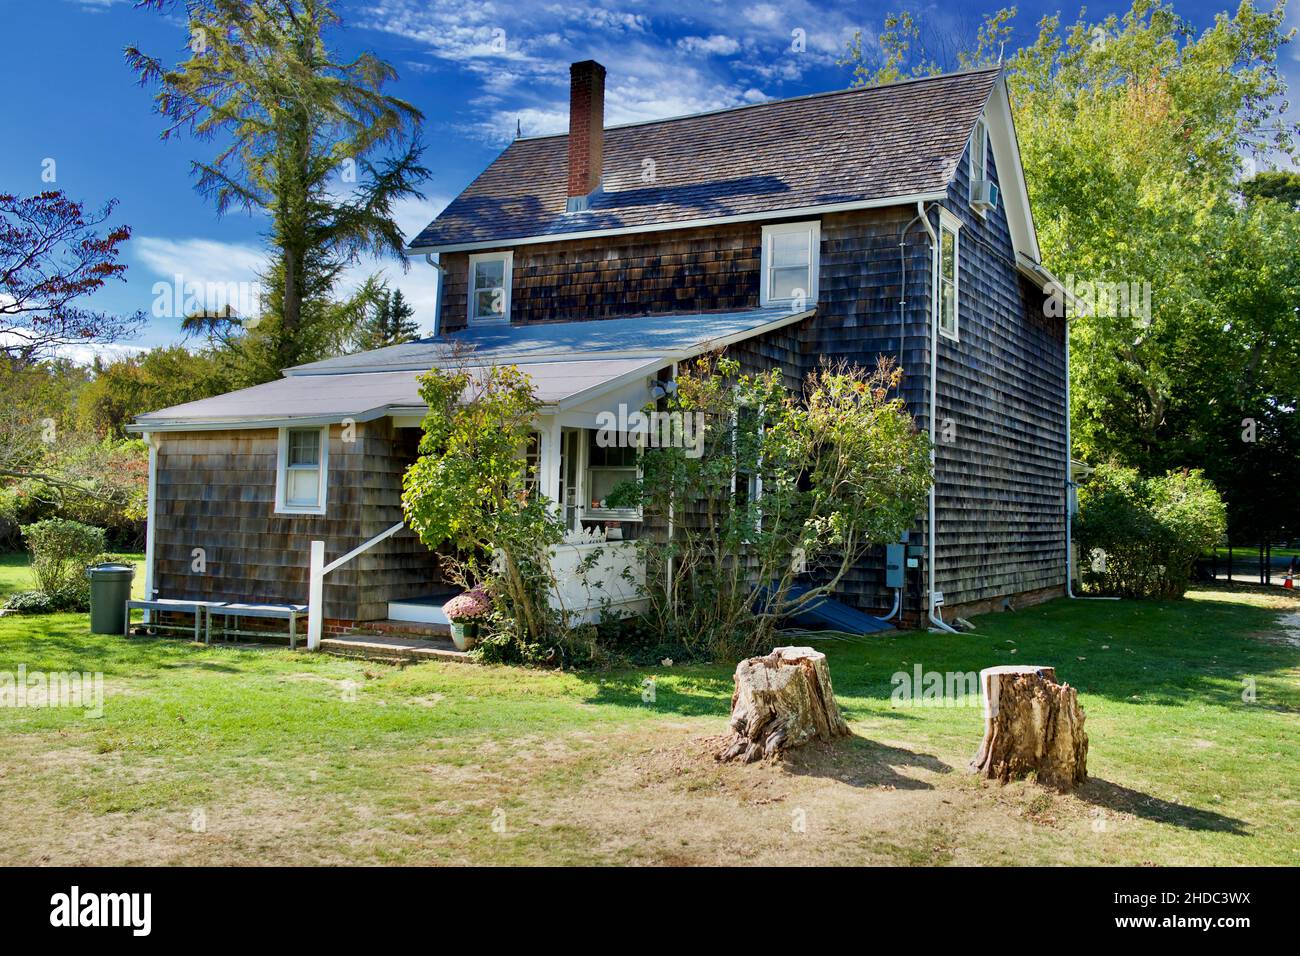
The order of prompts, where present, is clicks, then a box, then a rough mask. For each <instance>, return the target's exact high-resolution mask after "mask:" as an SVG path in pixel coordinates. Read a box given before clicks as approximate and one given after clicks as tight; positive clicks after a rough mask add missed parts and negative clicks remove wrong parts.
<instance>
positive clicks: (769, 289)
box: [136, 61, 1068, 630]
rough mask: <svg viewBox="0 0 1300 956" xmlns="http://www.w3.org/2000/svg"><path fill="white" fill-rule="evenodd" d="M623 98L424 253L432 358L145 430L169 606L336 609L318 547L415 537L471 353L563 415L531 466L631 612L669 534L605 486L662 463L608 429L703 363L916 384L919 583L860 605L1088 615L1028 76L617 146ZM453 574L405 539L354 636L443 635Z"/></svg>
mask: <svg viewBox="0 0 1300 956" xmlns="http://www.w3.org/2000/svg"><path fill="white" fill-rule="evenodd" d="M604 79H605V70H604V68H603V67H601V66H600V65H599V64H597V63H595V62H592V61H587V62H583V63H576V64H574V65H573V66H572V68H571V115H570V125H569V132H568V134H567V135H554V136H540V137H528V138H521V139H517V140H515V141H514V142H513V143H511V144H510V146H509V147H508V148H507V149H506V150H505V151H504V152H503V153H502V154H501V155H500V156H499V157H498V158H497V159H496V160H495V161H494V162H493V163H492V164H491V165H490V166H489V167H488V168H487V169H486V170H485V171H484V172H483V173H482V174H481V175H480V176H479V177H478V178H477V179H475V180H474V181H473V182H472V183H471V184H470V185H469V186H468V187H467V188H466V189H465V190H464V191H463V192H462V193H461V194H460V195H459V196H458V197H457V198H456V199H455V200H454V201H453V202H452V203H451V204H450V205H449V206H448V207H447V208H446V209H445V210H444V211H443V212H442V214H441V215H439V216H438V218H437V219H436V220H434V221H433V222H432V223H431V224H430V225H429V226H428V227H427V228H426V229H425V230H424V231H423V232H421V233H420V234H419V235H418V236H416V237H415V239H414V240H413V241H412V242H411V243H410V252H411V254H412V255H419V256H423V257H424V258H425V259H426V260H427V261H428V262H429V263H430V265H431V266H432V267H434V268H437V269H438V300H437V310H438V312H437V314H438V319H437V328H436V329H435V334H434V335H433V336H432V337H430V338H428V339H425V340H422V341H419V342H415V343H411V344H407V345H400V346H394V347H391V348H387V349H380V350H377V351H372V352H365V353H361V354H357V355H350V356H346V357H342V358H337V359H331V360H328V361H324V362H318V363H315V364H311V365H306V366H301V367H298V368H291V369H287V370H286V371H285V373H284V377H283V378H281V379H279V380H277V381H274V382H271V383H268V384H266V385H260V386H257V387H255V388H252V389H246V390H243V391H240V392H235V393H231V394H229V395H224V396H219V397H217V398H213V399H208V400H205V401H201V402H195V403H191V404H189V405H182V406H178V407H176V408H170V409H165V410H163V411H159V412H155V413H152V414H149V415H145V416H142V417H141V418H140V419H139V421H138V422H137V425H136V427H137V428H138V429H139V430H141V431H144V432H146V433H147V434H148V435H149V436H150V442H151V447H152V449H153V451H152V454H151V466H152V467H151V483H150V501H149V507H150V520H149V542H148V581H147V586H148V587H149V588H150V589H151V590H152V592H154V593H156V594H160V595H163V596H171V597H196V598H198V597H201V598H207V599H211V600H240V601H247V600H250V599H256V600H261V601H303V600H304V599H306V598H307V597H308V551H309V545H310V542H311V541H313V540H319V541H323V542H324V543H325V547H324V550H325V552H326V553H327V554H329V555H340V554H343V553H345V552H348V551H349V550H351V549H353V548H355V547H356V546H357V545H359V544H361V543H362V542H365V541H367V540H368V539H371V538H373V537H376V536H378V535H380V533H381V532H384V531H386V530H392V529H396V528H397V525H398V524H400V522H401V517H402V515H401V509H400V504H399V494H400V480H401V475H402V472H403V470H404V468H405V467H406V465H407V464H408V463H409V462H410V461H411V460H412V459H413V457H414V455H415V449H416V445H417V441H418V436H419V432H418V425H419V422H420V419H421V414H422V411H423V409H422V406H421V404H420V399H419V394H418V390H417V383H416V378H417V376H418V375H419V374H420V373H421V372H422V371H423V370H425V369H427V368H429V367H431V366H433V365H439V364H447V363H450V362H458V363H464V362H465V361H467V360H466V358H465V356H466V355H469V356H470V359H469V360H468V361H469V364H471V365H475V364H477V365H483V366H485V365H491V364H498V363H510V364H517V365H519V366H520V367H522V368H523V369H524V370H525V371H527V372H528V373H529V374H530V375H531V376H532V377H533V380H534V382H535V384H536V386H537V389H538V394H539V397H540V398H541V400H542V402H543V403H544V414H543V415H542V418H541V420H540V421H539V423H538V440H537V442H536V445H535V447H534V448H532V449H530V452H529V453H530V455H533V456H534V460H535V463H536V465H537V468H538V472H537V473H538V479H539V485H540V488H541V490H542V492H543V493H544V494H546V495H547V496H549V497H550V498H551V499H553V500H554V501H556V502H557V503H558V506H559V507H561V508H562V509H563V511H564V515H565V519H566V522H567V524H568V527H569V528H570V531H571V540H570V542H569V543H567V544H566V545H565V548H566V549H568V551H570V552H572V553H571V554H569V555H568V557H565V556H563V555H562V556H561V558H560V563H561V565H564V564H565V562H566V561H567V562H570V563H576V562H577V561H579V560H581V556H582V553H583V549H584V548H588V547H593V546H594V545H593V544H591V543H589V542H590V541H591V539H593V538H598V537H600V536H601V535H602V534H603V533H605V532H606V531H607V529H612V528H615V527H617V528H618V529H619V533H620V534H622V535H623V536H624V538H625V540H624V541H623V542H622V544H621V545H619V544H618V543H617V542H608V541H607V542H605V552H604V554H605V557H604V558H603V559H602V560H603V561H604V562H605V563H604V564H602V570H601V573H603V574H605V575H607V577H608V579H609V585H610V588H611V589H612V594H613V597H614V598H615V601H616V603H627V604H629V605H630V604H631V603H632V602H634V600H635V594H634V593H632V592H631V591H623V592H620V591H619V585H618V581H619V580H621V572H622V569H623V567H625V566H629V565H634V563H635V552H634V550H633V548H632V546H631V542H630V541H629V540H626V539H630V538H632V537H635V534H636V530H637V525H638V522H639V520H640V516H639V515H637V514H636V513H635V512H628V511H623V510H619V509H614V508H609V507H608V506H607V503H606V502H605V500H604V492H605V491H606V490H608V489H609V488H611V487H612V486H613V485H614V484H616V483H617V482H619V481H621V480H623V479H624V478H626V477H628V476H629V475H631V474H634V473H635V468H636V462H635V458H634V453H633V454H632V455H629V454H623V453H621V452H620V451H619V450H611V449H605V448H601V447H600V446H599V444H598V443H597V442H596V441H595V440H594V434H595V431H594V430H595V428H596V416H597V414H598V413H599V412H600V411H601V410H603V409H609V408H614V407H617V406H618V405H620V404H626V405H628V406H629V407H632V408H637V407H641V406H642V405H644V404H645V403H646V402H647V401H649V400H650V398H651V396H652V394H653V390H654V389H656V388H657V387H659V386H660V384H661V383H662V382H663V381H664V380H665V379H668V378H670V377H671V375H672V374H673V370H674V367H675V363H679V362H682V361H685V360H687V359H689V358H691V357H693V356H695V355H698V354H700V353H702V352H705V351H711V350H716V349H719V348H724V349H726V350H727V352H728V354H730V355H732V356H733V357H735V358H738V359H739V360H740V362H741V365H742V367H744V368H746V369H751V370H762V369H769V368H772V367H778V368H780V369H781V370H782V371H783V372H784V373H785V374H786V375H787V377H788V379H789V380H790V382H791V383H795V382H797V381H798V380H799V379H800V378H802V376H803V375H804V373H805V372H806V371H807V370H808V369H810V368H811V367H812V366H813V365H815V364H816V363H817V362H818V361H819V360H820V358H821V357H823V356H826V357H832V358H844V359H849V360H852V361H856V362H860V363H864V364H874V362H875V360H876V357H877V356H878V355H880V354H885V355H893V356H897V357H898V359H899V361H900V362H901V364H902V366H903V368H904V369H905V373H906V374H905V379H904V385H903V391H904V397H905V399H906V400H907V402H908V405H909V407H910V409H911V410H912V412H913V414H914V415H915V416H916V417H917V420H918V423H919V424H920V425H921V427H923V428H927V429H930V431H931V433H932V435H934V437H935V440H936V461H935V478H936V482H935V492H934V494H933V496H932V503H931V506H930V508H929V513H928V514H925V515H921V516H918V523H917V526H916V529H915V531H914V533H913V534H912V535H911V537H910V541H909V543H910V547H909V549H908V555H909V558H910V560H909V564H910V565H912V566H914V567H915V570H911V571H909V572H908V573H907V575H906V583H905V591H906V593H901V592H898V593H897V595H896V592H894V591H891V589H889V588H887V587H886V583H885V577H884V562H883V560H882V556H880V555H873V556H872V557H871V558H870V559H869V560H866V561H864V562H863V563H862V565H861V566H860V567H859V568H857V569H856V571H855V573H853V574H852V575H850V576H849V578H847V579H846V580H845V582H844V584H843V587H842V588H841V593H840V594H839V595H838V596H839V597H840V598H841V599H842V600H843V601H845V602H847V603H849V604H851V605H855V606H857V607H859V608H861V609H864V610H872V611H883V610H885V609H888V608H889V607H890V606H891V604H892V603H893V601H894V598H895V596H898V597H900V598H901V601H902V605H903V613H904V618H905V619H910V620H912V621H924V620H925V619H926V618H927V617H929V618H930V619H931V620H932V621H937V620H939V619H940V618H941V616H942V615H944V614H951V613H952V612H954V611H956V612H961V611H963V610H966V611H971V610H976V609H982V608H990V607H993V608H996V607H1001V606H1003V605H1004V604H1005V602H1006V600H1007V599H1008V598H1010V599H1012V600H1014V601H1015V602H1017V603H1022V602H1029V601H1034V600H1039V599H1043V598H1047V597H1051V596H1054V595H1058V594H1061V593H1062V590H1063V587H1064V584H1065V578H1066V481H1067V476H1066V469H1067V463H1068V456H1067V451H1066V445H1067V421H1066V411H1065V409H1066V366H1067V356H1066V340H1065V329H1064V320H1063V319H1062V318H1060V317H1059V311H1060V310H1054V309H1049V308H1046V307H1045V305H1046V295H1047V292H1048V291H1049V290H1050V289H1051V285H1052V279H1051V276H1050V275H1049V274H1048V273H1047V272H1046V271H1045V270H1044V269H1043V267H1042V266H1041V264H1040V263H1039V250H1038V244H1037V239H1036V236H1035V232H1034V223H1033V218H1032V215H1031V213H1030V209H1029V200H1028V195H1027V193H1026V190H1025V183H1024V176H1023V172H1022V169H1021V165H1020V157H1019V150H1018V146H1017V143H1016V135H1015V129H1014V126H1013V122H1012V117H1011V110H1010V105H1009V101H1008V96H1007V88H1006V84H1005V81H1004V79H1003V78H1002V76H1001V74H1000V72H999V70H997V69H981V70H970V71H965V72H961V73H954V74H948V75H944V76H938V77H932V78H925V79H916V80H909V81H904V82H900V83H894V84H889V85H885V86H878V87H873V88H867V89H856V90H847V91H840V92H833V93H825V94H817V95H812V96H804V97H798V98H794V99H788V100H780V101H774V102H768V103H761V104H756V105H752V106H744V107H738V108H735V109H729V110H720V111H716V112H711V113H704V114H699V115H694V116H685V117H679V118H674V119H666V120H657V121H653V122H643V123H634V124H627V125H620V126H611V127H608V128H606V127H605V125H604V121H603V118H604ZM611 545H613V546H611ZM196 546H205V547H206V548H207V567H206V572H205V573H202V574H200V573H197V572H195V571H194V570H192V567H193V563H192V560H191V552H192V548H193V547H196ZM436 575H437V572H436V567H435V561H434V558H433V557H432V556H431V555H430V554H429V553H428V552H427V551H426V550H425V549H424V548H423V547H422V546H421V545H420V544H419V543H418V542H417V541H416V540H415V538H414V536H413V535H411V534H410V532H409V531H397V532H396V533H394V534H392V535H391V536H389V537H387V538H385V539H383V540H382V541H380V542H379V543H377V544H375V545H374V546H373V547H371V548H369V549H368V550H366V551H364V552H363V553H361V554H360V555H358V556H357V557H356V558H355V559H353V560H352V561H350V562H349V563H347V564H346V565H344V566H342V567H340V568H339V569H338V570H337V571H334V572H333V573H332V574H331V575H330V576H329V577H327V578H326V579H325V584H324V590H323V606H324V616H325V618H326V625H327V628H326V629H327V630H329V629H330V628H331V627H332V628H337V629H346V628H348V627H352V626H354V625H355V624H356V623H357V622H366V621H373V620H379V619H384V618H395V619H401V620H423V621H437V620H439V612H438V611H437V609H436V606H435V605H436V601H435V600H434V598H433V595H435V594H436V593H437V592H438V591H439V590H440V586H439V583H438V580H437V576H436ZM930 581H933V584H932V585H931V584H930V583H929V582H930ZM570 597H571V598H573V599H574V600H580V599H581V596H580V595H570ZM940 601H941V602H942V607H941V608H937V607H936V606H935V605H936V604H937V603H938V602H940Z"/></svg>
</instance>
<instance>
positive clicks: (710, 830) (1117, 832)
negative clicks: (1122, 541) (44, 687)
mask: <svg viewBox="0 0 1300 956" xmlns="http://www.w3.org/2000/svg"><path fill="white" fill-rule="evenodd" d="M16 576H17V575H16V574H15V572H14V566H13V565H11V564H9V563H0V588H8V587H13V586H15V585H14V584H13V583H12V579H13V578H14V577H16ZM1279 611H1290V612H1291V613H1293V614H1294V613H1295V611H1296V605H1295V603H1294V601H1293V600H1292V599H1291V598H1289V597H1283V596H1280V595H1279V594H1278V593H1277V592H1276V591H1274V592H1270V593H1269V594H1268V595H1264V594H1259V593H1250V592H1246V591H1227V590H1216V591H1205V592H1197V593H1195V594H1194V595H1193V596H1192V599H1191V600H1187V601H1181V602H1169V603H1150V604H1144V603H1130V602H1081V601H1080V602H1067V601H1056V602H1052V603H1050V604H1047V605H1043V606H1040V607H1037V608H1032V609H1028V610H1023V611H1019V612H1016V613H1009V614H1000V615H990V616H986V617H983V618H979V619H977V622H976V623H977V624H978V626H979V630H978V631H977V632H975V633H973V634H965V635H959V636H952V635H932V634H922V633H911V634H898V635H894V636H888V637H883V638H876V639H872V640H870V641H865V642H847V641H846V642H840V641H826V642H823V643H821V644H820V645H819V646H820V647H821V649H823V650H825V651H826V653H827V655H828V657H829V658H830V663H831V671H832V675H833V680H834V684H835V691H836V695H837V697H838V699H839V701H840V703H841V706H842V707H843V709H844V711H845V714H846V717H847V718H848V719H849V721H850V724H851V726H852V728H853V731H854V734H855V736H854V738H853V739H852V740H850V741H846V742H844V743H843V744H841V745H839V746H837V747H835V748H829V749H824V750H809V751H808V752H807V753H805V754H804V755H801V756H800V757H798V758H797V759H795V760H794V761H792V762H791V763H790V764H788V765H786V766H784V767H772V766H750V767H733V766H726V767H724V766H719V765H717V764H715V763H714V761H713V760H712V759H711V757H710V756H709V751H708V746H707V742H706V741H705V738H707V737H708V736H709V735H716V734H719V733H722V732H723V731H724V730H725V719H726V715H727V710H728V705H729V701H730V694H731V679H730V673H731V670H732V668H731V667H723V666H707V667H671V668H667V667H655V668H642V669H627V670H621V671H615V672H606V673H582V674H564V673H554V672H540V671H530V670H523V669H517V668H506V667H477V666H471V665H465V664H451V663H447V664H442V663H438V664H422V665H419V666H414V667H409V668H406V669H404V670H400V669H396V668H390V667H387V666H383V665H376V664H366V663H364V662H356V661H349V660H342V659H337V658H331V657H326V656H317V655H307V654H302V653H298V654H294V653H291V652H289V651H287V650H285V651H279V650H267V649H254V648H244V649H239V648H231V647H222V646H214V647H211V648H206V647H203V646H197V645H191V644H189V643H185V642H183V641H180V640H176V639H142V638H136V639H132V640H129V641H127V640H124V639H122V638H119V637H100V636H91V635H89V634H87V632H86V623H85V617H84V616H82V615H54V616H50V617H43V618H38V617H18V618H15V617H6V618H4V619H3V620H0V671H12V670H15V669H16V668H17V667H18V665H19V664H24V665H26V668H27V670H28V672H33V671H37V670H40V671H47V672H54V671H70V670H76V671H92V672H93V671H99V672H102V673H103V675H104V681H105V690H106V693H105V706H104V713H103V716H102V717H100V718H97V719H91V718H87V717H85V716H84V715H83V714H82V713H81V712H80V711H76V710H72V709H69V708H63V709H32V708H28V709H15V708H0V735H3V739H5V740H6V741H7V746H6V748H4V750H3V751H0V778H2V779H4V781H5V789H6V799H5V800H4V801H2V802H0V826H3V828H4V831H5V832H6V833H7V834H9V835H10V837H9V838H7V840H6V847H5V849H3V850H0V862H2V863H21V862H26V863H39V862H56V863H59V862H62V863H115V862H124V863H205V862H210V863H232V862H252V861H268V862H285V863H311V862H320V863H348V862H353V863H389V862H392V863H439V862H459V863H465V862H468V863H518V862H529V863H540V862H552V863H578V862H625V863H626V862H664V863H674V862H677V863H681V862H686V863H694V862H723V861H726V860H728V859H735V860H739V861H746V860H753V861H754V862H775V863H782V862H829V863H855V862H885V863H889V862H892V863H931V862H938V863H942V862H979V863H1001V862H1062V863H1112V862H1113V863H1148V862H1154V863H1161V864H1183V863H1186V864H1192V863H1202V864H1237V863H1273V864H1278V863H1283V864H1295V863H1298V862H1300V839H1298V838H1297V834H1296V830H1295V821H1296V820H1297V819H1298V818H1300V813H1297V806H1298V800H1300V795H1298V794H1297V787H1296V784H1297V779H1296V771H1295V768H1296V767H1297V766H1300V735H1297V734H1296V732H1295V731H1296V719H1297V713H1300V687H1298V681H1297V677H1298V674H1300V672H1298V671H1297V662H1298V659H1300V650H1298V649H1297V648H1296V647H1295V646H1291V645H1288V644H1285V643H1280V642H1278V635H1279V634H1281V633H1282V632H1280V631H1279V630H1278V628H1277V623H1276V620H1277V615H1278V612H1279ZM1010 662H1026V663H1047V664H1053V665H1055V666H1056V667H1057V669H1058V674H1059V676H1060V678H1061V679H1063V680H1066V681H1069V682H1070V683H1071V684H1073V685H1074V686H1076V687H1077V688H1078V689H1079V691H1080V697H1081V702H1082V704H1083V707H1084V709H1085V711H1086V713H1087V730H1088V733H1089V736H1090V738H1091V747H1090V752H1089V771H1090V776H1091V778H1092V779H1090V781H1089V783H1088V784H1086V785H1085V786H1084V787H1083V788H1081V789H1080V790H1079V791H1078V792H1077V793H1076V794H1074V795H1068V796H1062V795H1057V794H1054V793H1049V792H1046V791H1043V790H1041V789H1039V788H1037V787H1034V786H1032V785H1029V784H1015V785H1011V786H1008V787H997V786H991V785H981V784H979V783H978V782H977V781H975V780H973V779H972V778H971V776H970V775H969V774H967V773H966V772H965V761H966V760H967V759H968V758H969V756H970V754H971V753H972V752H973V751H974V749H975V746H976V744H977V743H978V741H979V737H980V733H981V717H980V710H979V708H978V707H968V706H955V707H897V706H894V705H892V704H891V700H890V695H891V691H892V689H893V687H892V684H891V679H890V678H891V675H892V674H894V673H895V672H898V671H904V672H910V671H911V669H912V667H913V665H914V664H917V663H920V664H921V665H922V667H923V669H924V670H937V671H952V670H957V671H966V670H978V669H979V668H981V667H986V666H989V665H991V664H998V663H1010ZM649 678H653V679H654V694H653V699H652V700H651V701H649V702H646V701H644V700H643V693H644V692H645V690H646V687H647V684H646V683H645V682H646V681H647V679H649ZM1246 678H1250V679H1252V680H1253V681H1254V684H1255V691H1256V701H1255V702H1254V703H1245V702H1243V700H1242V687H1243V679H1246ZM796 810H798V811H799V812H803V813H805V814H806V816H807V819H808V820H809V821H810V823H809V825H808V827H807V832H806V833H802V834H793V835H792V831H791V827H790V822H789V821H790V819H791V813H792V812H794V811H796ZM196 811H202V813H203V815H204V816H205V817H206V826H205V827H203V828H200V830H201V831H202V832H195V828H194V827H192V826H191V818H192V815H193V814H194V813H195V812H196ZM498 817H501V818H503V819H505V820H506V821H507V826H506V827H505V829H504V832H499V830H500V828H497V829H494V828H493V826H492V823H493V821H494V820H495V819H497V818H498ZM73 835H75V837H76V838H75V839H74V838H72V837H73ZM737 846H743V847H746V848H748V849H747V850H746V851H745V852H744V853H743V854H742V855H741V856H739V857H736V856H734V853H735V848H736V847H737Z"/></svg>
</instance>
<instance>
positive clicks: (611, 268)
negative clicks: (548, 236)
mask: <svg viewBox="0 0 1300 956" xmlns="http://www.w3.org/2000/svg"><path fill="white" fill-rule="evenodd" d="M761 235H762V227H761V226H760V224H759V223H744V224H741V225H734V226H717V227H713V228H709V229H683V230H676V231H670V232H652V233H641V234H639V235H634V236H611V237H609V238H605V239H586V240H572V241H569V242H551V243H542V244H538V245H532V246H520V247H518V248H517V249H515V253H514V268H513V280H512V282H511V287H510V318H511V321H513V322H550V321H555V320H564V319H567V320H570V321H572V320H575V319H609V318H618V317H623V316H631V315H647V314H656V313H665V312H713V311H736V310H740V309H754V308H757V307H758V285H757V282H756V280H755V276H757V275H758V259H759V248H760V243H761ZM441 261H442V264H443V265H444V266H445V268H446V270H447V272H446V277H445V278H444V279H443V304H442V329H443V330H444V331H447V332H452V331H455V330H456V329H461V328H464V327H465V324H466V318H467V314H468V308H469V306H468V302H467V300H466V298H465V297H466V294H467V293H466V288H467V284H468V275H469V257H468V255H467V254H466V253H447V254H444V255H443V256H442V259H441Z"/></svg>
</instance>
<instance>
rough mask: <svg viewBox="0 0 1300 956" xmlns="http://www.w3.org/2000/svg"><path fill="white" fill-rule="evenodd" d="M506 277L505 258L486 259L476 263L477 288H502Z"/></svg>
mask: <svg viewBox="0 0 1300 956" xmlns="http://www.w3.org/2000/svg"><path fill="white" fill-rule="evenodd" d="M505 277H506V261H505V260H504V259H486V260H484V261H482V262H476V263H474V288H475V289H497V288H500V287H501V286H502V285H503V284H504V282H505Z"/></svg>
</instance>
